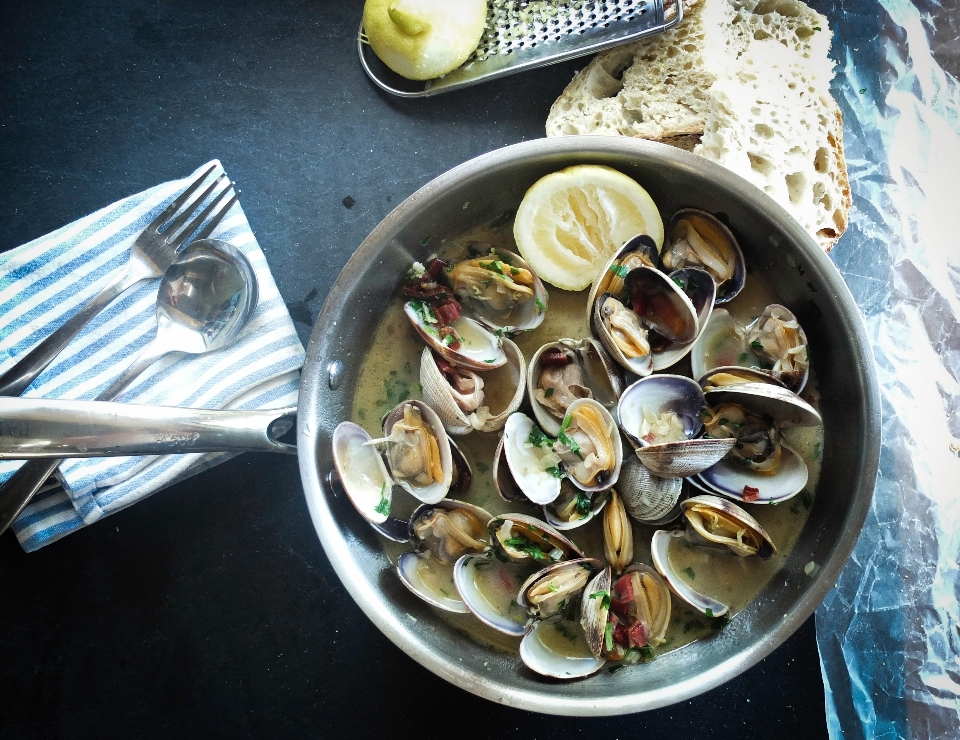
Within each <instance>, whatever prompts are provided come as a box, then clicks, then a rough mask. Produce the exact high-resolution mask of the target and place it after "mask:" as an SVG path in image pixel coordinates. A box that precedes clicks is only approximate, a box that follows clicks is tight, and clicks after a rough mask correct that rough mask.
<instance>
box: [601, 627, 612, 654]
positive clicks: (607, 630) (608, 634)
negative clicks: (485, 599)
mask: <svg viewBox="0 0 960 740" xmlns="http://www.w3.org/2000/svg"><path fill="white" fill-rule="evenodd" d="M603 644H604V646H605V647H606V648H607V652H608V653H610V652H613V625H612V624H610V622H607V626H606V627H604V628H603Z"/></svg>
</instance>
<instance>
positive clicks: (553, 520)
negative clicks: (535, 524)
mask: <svg viewBox="0 0 960 740" xmlns="http://www.w3.org/2000/svg"><path fill="white" fill-rule="evenodd" d="M511 480H512V479H511ZM609 500H610V493H609V491H593V492H588V491H581V490H580V489H579V488H577V487H576V486H575V485H573V483H571V482H570V481H569V480H567V479H563V480H561V481H560V495H559V496H557V498H556V499H555V500H554V501H553V502H552V503H549V504H547V505H546V506H544V507H543V518H544V520H545V521H546V522H547V524H549V525H550V526H551V527H554V528H556V529H559V530H560V531H561V532H562V531H564V530H567V529H575V528H577V527H582V526H583V525H584V524H586V523H587V522H589V521H590V520H591V519H593V518H594V517H595V516H597V515H598V514H599V513H600V512H601V511H603V509H604V507H605V506H606V505H607V502H608V501H609Z"/></svg>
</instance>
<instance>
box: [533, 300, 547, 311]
mask: <svg viewBox="0 0 960 740" xmlns="http://www.w3.org/2000/svg"><path fill="white" fill-rule="evenodd" d="M533 302H534V303H536V304H537V308H539V309H540V312H541V313H546V310H547V307H546V306H545V305H543V301H541V300H540V299H539V298H536V297H534V299H533Z"/></svg>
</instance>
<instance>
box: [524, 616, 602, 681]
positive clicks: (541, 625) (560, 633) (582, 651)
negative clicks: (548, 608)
mask: <svg viewBox="0 0 960 740" xmlns="http://www.w3.org/2000/svg"><path fill="white" fill-rule="evenodd" d="M520 659H521V660H522V661H523V663H524V665H526V666H527V668H529V669H530V670H532V671H535V672H536V673H539V674H540V675H541V676H547V677H549V678H560V679H564V678H566V679H570V678H583V677H585V676H589V675H592V674H594V673H596V672H597V671H599V670H600V669H601V668H603V666H604V665H605V664H606V662H607V661H606V660H604V659H603V658H596V657H594V655H593V653H591V652H590V646H589V645H588V644H587V640H586V635H585V634H584V632H583V628H582V627H581V626H580V624H578V623H577V622H571V621H569V620H566V619H562V618H560V617H552V618H550V619H538V620H537V621H535V622H534V623H533V624H532V625H531V626H530V629H529V630H527V633H526V634H525V635H524V637H523V640H521V641H520Z"/></svg>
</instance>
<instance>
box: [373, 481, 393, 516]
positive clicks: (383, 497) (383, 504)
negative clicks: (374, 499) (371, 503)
mask: <svg viewBox="0 0 960 740" xmlns="http://www.w3.org/2000/svg"><path fill="white" fill-rule="evenodd" d="M373 510H374V511H375V512H377V513H378V514H380V515H382V516H389V515H390V499H388V498H387V484H386V481H384V484H383V485H382V486H381V487H380V503H379V504H377V505H376V506H375V507H374V509H373Z"/></svg>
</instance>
